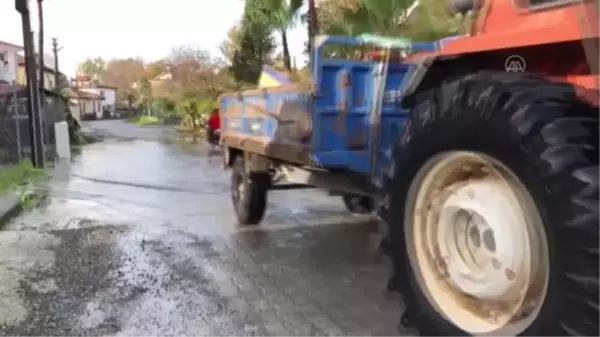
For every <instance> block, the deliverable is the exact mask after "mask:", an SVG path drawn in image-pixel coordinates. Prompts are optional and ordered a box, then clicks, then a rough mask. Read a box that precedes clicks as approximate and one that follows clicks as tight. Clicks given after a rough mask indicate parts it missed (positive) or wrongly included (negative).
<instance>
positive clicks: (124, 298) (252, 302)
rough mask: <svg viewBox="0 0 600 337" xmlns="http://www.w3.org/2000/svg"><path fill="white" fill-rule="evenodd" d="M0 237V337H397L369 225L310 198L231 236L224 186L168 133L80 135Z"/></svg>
mask: <svg viewBox="0 0 600 337" xmlns="http://www.w3.org/2000/svg"><path fill="white" fill-rule="evenodd" d="M86 127H88V128H93V129H95V130H96V131H97V132H100V133H103V134H105V136H106V137H105V141H103V142H101V143H97V144H92V145H88V146H86V147H84V148H83V149H82V151H81V153H80V154H78V155H76V156H75V157H74V158H73V161H72V163H71V164H70V165H59V167H57V168H56V170H55V173H54V176H53V178H52V180H51V182H50V183H49V184H48V185H47V186H44V187H43V188H44V189H45V192H46V193H47V195H48V199H47V200H46V201H45V203H44V204H43V205H42V207H40V208H39V209H36V210H33V211H32V212H29V213H27V214H23V215H21V216H19V217H18V218H16V219H14V220H13V221H12V222H11V223H9V224H7V225H6V226H5V227H4V228H3V230H2V231H1V232H0V280H1V282H0V334H2V335H396V334H398V330H397V324H398V323H399V318H400V314H401V308H400V305H399V303H398V302H397V301H390V300H389V299H386V297H388V295H387V294H385V292H384V288H385V283H386V280H387V277H388V271H387V267H386V266H385V264H384V263H383V261H382V259H381V257H380V256H379V254H378V252H377V249H376V247H377V244H378V242H379V239H380V236H379V235H378V234H377V224H376V223H374V221H373V220H372V219H370V218H367V217H362V216H356V215H351V214H348V213H347V212H346V210H345V209H344V208H343V205H342V203H341V201H340V200H339V199H338V198H334V197H330V196H328V195H326V194H324V193H323V192H320V191H316V190H301V191H281V192H274V193H272V194H270V202H269V206H268V213H267V216H266V219H265V222H264V223H263V224H262V225H261V226H260V227H248V228H239V227H238V226H237V225H236V222H235V217H234V215H233V212H232V208H231V204H230V199H229V174H228V173H229V172H225V171H223V170H222V168H221V167H220V160H219V159H218V158H211V157H210V156H208V155H207V153H208V150H207V148H206V147H204V146H203V145H199V144H195V143H190V142H185V141H182V140H181V139H178V137H177V135H176V134H175V133H174V132H173V131H172V130H169V129H167V128H162V127H146V128H139V127H136V126H133V125H129V124H126V123H123V122H121V121H98V122H93V123H90V124H87V125H86Z"/></svg>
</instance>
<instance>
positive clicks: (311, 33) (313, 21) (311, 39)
mask: <svg viewBox="0 0 600 337" xmlns="http://www.w3.org/2000/svg"><path fill="white" fill-rule="evenodd" d="M307 16H308V18H307V19H308V20H307V21H308V25H307V28H308V69H310V70H311V71H312V70H313V66H314V53H315V35H317V33H318V31H319V22H318V19H317V6H316V4H315V0H308V13H307Z"/></svg>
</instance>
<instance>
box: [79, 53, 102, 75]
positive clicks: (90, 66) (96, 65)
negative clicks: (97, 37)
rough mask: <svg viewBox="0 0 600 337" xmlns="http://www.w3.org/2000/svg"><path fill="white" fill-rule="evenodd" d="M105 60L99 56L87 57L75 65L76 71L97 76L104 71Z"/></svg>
mask: <svg viewBox="0 0 600 337" xmlns="http://www.w3.org/2000/svg"><path fill="white" fill-rule="evenodd" d="M105 65H106V62H105V61H104V60H103V59H102V58H101V57H96V58H94V59H91V58H88V59H86V60H85V61H83V62H82V63H80V64H79V66H77V73H80V74H85V75H88V76H90V77H99V76H100V75H101V74H102V72H103V71H104V67H105Z"/></svg>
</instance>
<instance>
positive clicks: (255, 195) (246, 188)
mask: <svg viewBox="0 0 600 337" xmlns="http://www.w3.org/2000/svg"><path fill="white" fill-rule="evenodd" d="M269 185H270V176H269V174H268V173H260V172H247V171H246V169H245V167H244V158H243V155H238V156H236V157H235V159H234V162H233V167H232V172H231V200H232V202H233V207H234V209H235V214H236V216H237V219H238V222H239V224H240V225H243V226H245V225H257V224H259V223H260V221H261V220H262V218H263V217H264V215H265V210H266V208H267V194H268V191H269Z"/></svg>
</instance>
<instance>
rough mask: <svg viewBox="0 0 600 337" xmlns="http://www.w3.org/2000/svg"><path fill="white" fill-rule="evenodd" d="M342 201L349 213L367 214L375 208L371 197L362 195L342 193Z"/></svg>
mask: <svg viewBox="0 0 600 337" xmlns="http://www.w3.org/2000/svg"><path fill="white" fill-rule="evenodd" d="M342 201H343V202H344V206H346V209H347V210H348V211H349V212H350V213H356V214H369V213H371V212H373V210H374V209H375V205H374V203H373V199H372V198H369V197H365V196H362V195H353V194H344V195H343V196H342Z"/></svg>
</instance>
